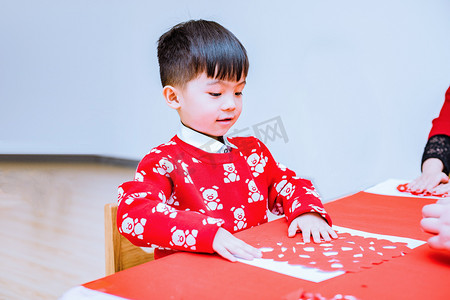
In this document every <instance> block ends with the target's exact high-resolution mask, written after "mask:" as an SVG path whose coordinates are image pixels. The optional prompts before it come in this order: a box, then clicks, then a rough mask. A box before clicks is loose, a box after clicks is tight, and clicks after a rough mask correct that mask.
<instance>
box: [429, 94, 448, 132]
mask: <svg viewBox="0 0 450 300" xmlns="http://www.w3.org/2000/svg"><path fill="white" fill-rule="evenodd" d="M438 134H445V135H448V136H450V87H449V88H448V90H447V92H446V93H445V101H444V105H443V106H442V109H441V112H440V113H439V117H437V118H436V119H434V120H433V127H432V128H431V131H430V134H429V135H428V139H429V138H431V137H432V136H435V135H438Z"/></svg>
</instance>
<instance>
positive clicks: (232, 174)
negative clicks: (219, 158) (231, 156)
mask: <svg viewBox="0 0 450 300" xmlns="http://www.w3.org/2000/svg"><path fill="white" fill-rule="evenodd" d="M223 169H224V170H225V172H224V175H225V177H224V179H223V181H224V182H225V183H230V182H236V181H239V179H240V177H239V175H238V173H237V170H236V167H235V166H234V164H233V163H229V164H224V165H223Z"/></svg>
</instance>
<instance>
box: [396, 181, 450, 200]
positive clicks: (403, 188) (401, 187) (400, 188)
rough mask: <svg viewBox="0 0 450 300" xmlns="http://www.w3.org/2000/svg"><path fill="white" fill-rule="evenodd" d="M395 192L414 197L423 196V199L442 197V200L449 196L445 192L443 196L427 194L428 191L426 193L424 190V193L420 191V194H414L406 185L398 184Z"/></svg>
mask: <svg viewBox="0 0 450 300" xmlns="http://www.w3.org/2000/svg"><path fill="white" fill-rule="evenodd" d="M397 190H398V191H399V192H402V193H408V194H411V195H414V196H423V197H431V196H432V197H442V198H444V197H449V196H450V195H449V194H448V193H447V192H446V193H444V194H436V193H433V192H429V191H426V190H424V191H422V192H420V193H419V192H416V191H412V190H410V189H409V188H408V184H407V183H403V184H399V185H398V186H397Z"/></svg>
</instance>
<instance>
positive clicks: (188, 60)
mask: <svg viewBox="0 0 450 300" xmlns="http://www.w3.org/2000/svg"><path fill="white" fill-rule="evenodd" d="M158 62H159V72H160V76H161V83H162V85H163V86H166V85H172V86H184V85H185V84H186V83H187V82H189V81H190V80H192V79H194V78H196V77H197V76H198V75H200V74H201V73H203V72H206V75H207V76H208V77H210V78H215V79H220V80H229V81H239V80H240V79H241V77H242V76H243V77H244V78H245V77H247V73H248V68H249V61H248V57H247V51H246V50H245V48H244V46H243V45H242V44H241V42H240V41H239V40H238V39H237V38H236V37H235V36H234V34H233V33H231V32H230V31H229V30H228V29H226V28H224V27H223V26H222V25H220V24H218V23H216V22H213V21H205V20H191V21H188V22H184V23H180V24H178V25H175V26H174V27H172V29H170V30H169V31H168V32H166V33H165V34H163V35H162V36H161V37H160V38H159V40H158Z"/></svg>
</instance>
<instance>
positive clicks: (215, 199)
mask: <svg viewBox="0 0 450 300" xmlns="http://www.w3.org/2000/svg"><path fill="white" fill-rule="evenodd" d="M218 189H219V187H217V186H213V187H212V188H209V189H205V188H204V187H202V188H201V189H200V192H202V196H203V201H204V202H205V204H206V207H207V208H208V209H209V210H220V209H223V205H222V203H220V199H219V194H218V192H217V190H218Z"/></svg>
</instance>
